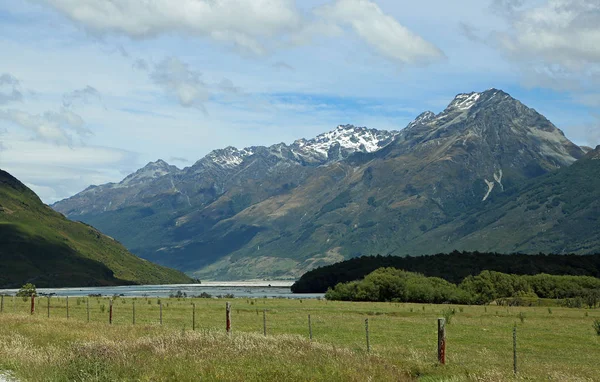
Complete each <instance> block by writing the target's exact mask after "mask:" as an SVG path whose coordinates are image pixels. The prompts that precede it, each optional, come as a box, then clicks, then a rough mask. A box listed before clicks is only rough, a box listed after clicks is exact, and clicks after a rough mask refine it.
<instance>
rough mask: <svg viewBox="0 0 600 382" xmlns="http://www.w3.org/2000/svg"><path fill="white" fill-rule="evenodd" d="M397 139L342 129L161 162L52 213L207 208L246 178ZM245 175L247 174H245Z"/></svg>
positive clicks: (321, 162) (374, 147)
mask: <svg viewBox="0 0 600 382" xmlns="http://www.w3.org/2000/svg"><path fill="white" fill-rule="evenodd" d="M397 134H398V132H396V131H385V130H376V129H368V128H366V127H356V126H353V125H340V126H338V127H337V128H335V129H334V130H332V131H330V132H327V133H323V134H320V135H318V136H317V137H315V138H312V139H299V140H296V141H295V142H293V143H292V144H290V145H287V144H285V143H278V144H275V145H272V146H269V147H264V146H254V147H246V148H243V149H238V148H235V147H232V146H228V147H226V148H224V149H217V150H213V151H211V152H210V153H208V154H207V155H206V156H204V157H203V158H201V159H200V160H198V161H197V162H196V163H194V164H193V165H192V166H190V167H187V168H184V169H182V170H180V169H178V168H177V167H175V166H172V165H169V164H168V163H167V162H165V161H164V160H162V159H159V160H157V161H156V162H150V163H148V164H147V165H146V166H144V167H143V168H141V169H139V170H137V171H136V172H134V173H132V174H130V175H128V176H127V177H125V179H123V180H122V181H121V182H119V183H107V184H103V185H99V186H90V187H88V188H87V189H86V190H84V191H82V192H81V193H79V194H77V195H75V196H73V197H71V198H68V199H65V200H63V201H60V202H58V203H55V204H54V205H53V207H54V208H55V209H56V210H58V211H60V212H62V213H65V214H71V215H81V214H87V213H91V212H94V211H95V212H103V211H107V210H116V209H118V208H122V207H124V206H127V205H137V204H140V203H143V201H144V200H147V199H148V198H149V197H151V196H152V195H159V194H175V195H180V196H181V198H182V200H183V201H184V203H185V204H187V205H191V204H192V201H193V197H194V195H202V196H198V197H199V200H201V201H202V202H204V201H207V200H210V199H211V197H214V195H220V194H222V193H224V192H226V190H227V189H228V188H229V187H230V186H231V185H232V184H238V183H239V182H243V181H244V180H243V179H245V178H249V179H256V178H260V177H261V176H266V175H267V174H268V173H269V171H272V170H273V169H275V168H278V167H282V166H284V167H285V166H301V167H302V166H320V165H324V164H327V163H331V162H335V161H339V160H343V159H345V158H347V157H348V156H349V155H351V154H353V153H355V152H364V153H367V152H373V151H376V150H379V149H381V148H382V147H385V146H386V145H388V144H389V143H390V142H392V140H393V139H394V137H395V136H396V135H397ZM241 169H245V170H246V171H245V172H241V173H240V170H241ZM233 174H238V175H236V176H235V177H234V176H233ZM236 182H237V183H236ZM207 193H208V196H206V195H207ZM211 195H212V196H211ZM190 197H191V198H192V199H190Z"/></svg>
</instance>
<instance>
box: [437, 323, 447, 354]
mask: <svg viewBox="0 0 600 382" xmlns="http://www.w3.org/2000/svg"><path fill="white" fill-rule="evenodd" d="M438 361H439V363H441V364H442V365H445V364H446V319H444V318H438Z"/></svg>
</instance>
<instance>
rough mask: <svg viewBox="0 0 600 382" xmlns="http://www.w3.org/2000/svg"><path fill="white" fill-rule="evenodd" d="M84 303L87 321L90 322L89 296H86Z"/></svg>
mask: <svg viewBox="0 0 600 382" xmlns="http://www.w3.org/2000/svg"><path fill="white" fill-rule="evenodd" d="M85 305H86V311H87V322H90V298H89V297H88V298H87V300H85Z"/></svg>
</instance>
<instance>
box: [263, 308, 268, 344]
mask: <svg viewBox="0 0 600 382" xmlns="http://www.w3.org/2000/svg"><path fill="white" fill-rule="evenodd" d="M263 334H264V335H265V337H266V336H267V310H266V309H263Z"/></svg>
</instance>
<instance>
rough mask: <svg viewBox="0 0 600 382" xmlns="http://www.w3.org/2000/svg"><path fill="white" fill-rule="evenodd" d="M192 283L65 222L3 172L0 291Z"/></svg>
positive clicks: (83, 227)
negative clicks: (26, 285)
mask: <svg viewBox="0 0 600 382" xmlns="http://www.w3.org/2000/svg"><path fill="white" fill-rule="evenodd" d="M25 282H33V283H34V284H36V285H37V286H38V287H49V286H53V287H58V286H96V285H119V284H169V283H187V282H191V279H190V278H189V277H187V276H185V275H184V274H183V273H181V272H179V271H175V270H172V269H169V268H165V267H161V266H158V265H156V264H153V263H151V262H149V261H146V260H143V259H140V258H138V257H136V256H134V255H132V254H131V253H129V252H128V251H127V249H125V247H123V246H122V245H121V244H120V243H119V242H117V241H116V240H114V239H112V238H111V237H108V236H106V235H104V234H102V233H101V232H100V231H98V230H96V229H95V228H93V227H91V226H88V225H86V224H83V223H76V222H72V221H70V220H68V219H66V218H65V217H64V216H63V215H61V214H60V213H58V212H55V211H54V210H52V209H51V208H50V207H48V206H46V205H44V204H43V203H42V201H41V200H40V199H39V198H38V197H37V195H36V194H35V193H34V192H33V191H31V190H30V189H29V188H27V187H26V186H25V185H23V184H22V183H21V182H19V181H18V180H17V179H16V178H14V177H13V176H11V175H10V174H8V173H7V172H5V171H2V170H0V287H17V286H21V285H22V284H24V283H25Z"/></svg>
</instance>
